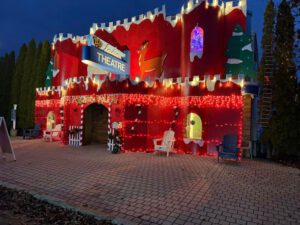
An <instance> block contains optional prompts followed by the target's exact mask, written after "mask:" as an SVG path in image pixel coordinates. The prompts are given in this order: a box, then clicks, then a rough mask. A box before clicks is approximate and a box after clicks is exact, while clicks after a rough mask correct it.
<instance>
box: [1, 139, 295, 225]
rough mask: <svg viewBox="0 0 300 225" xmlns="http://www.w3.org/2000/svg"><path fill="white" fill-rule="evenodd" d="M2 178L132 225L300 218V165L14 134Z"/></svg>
mask: <svg viewBox="0 0 300 225" xmlns="http://www.w3.org/2000/svg"><path fill="white" fill-rule="evenodd" d="M13 146H14V148H15V152H16V156H17V162H11V161H9V160H7V161H2V160H1V161H0V181H1V182H2V183H7V184H11V185H15V186H17V187H20V188H24V189H26V190H28V191H31V192H34V193H38V194H42V195H47V196H51V197H53V198H57V199H60V200H63V201H64V202H65V203H67V204H69V205H72V206H74V207H79V208H82V209H85V210H91V211H93V212H97V213H98V214H100V215H105V216H111V217H113V218H118V219H124V221H128V224H165V225H168V224H174V225H175V224H300V170H298V169H293V168H289V167H285V166H281V165H279V164H275V163H269V162H265V161H250V160H245V161H243V162H242V163H241V165H236V164H234V163H220V164H217V163H216V160H214V159H212V158H207V157H206V158H203V157H195V156H191V155H171V157H169V158H166V157H165V156H164V155H153V154H146V153H126V154H118V155H112V154H110V153H108V152H107V151H106V150H105V147H104V146H102V147H101V146H96V145H95V146H86V147H82V148H78V149H74V148H71V147H67V146H62V145H60V144H58V143H45V142H43V141H41V140H30V141H23V140H19V139H18V140H14V141H13Z"/></svg>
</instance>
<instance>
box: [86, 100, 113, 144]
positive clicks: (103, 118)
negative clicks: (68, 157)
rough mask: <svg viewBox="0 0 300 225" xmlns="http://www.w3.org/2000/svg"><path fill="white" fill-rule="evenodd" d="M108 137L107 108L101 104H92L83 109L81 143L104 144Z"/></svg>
mask: <svg viewBox="0 0 300 225" xmlns="http://www.w3.org/2000/svg"><path fill="white" fill-rule="evenodd" d="M107 138H108V110H107V108H105V106H103V105H99V104H92V105H90V106H88V107H87V108H86V109H85V111H84V133H83V144H84V145H88V144H92V143H98V144H106V143H107Z"/></svg>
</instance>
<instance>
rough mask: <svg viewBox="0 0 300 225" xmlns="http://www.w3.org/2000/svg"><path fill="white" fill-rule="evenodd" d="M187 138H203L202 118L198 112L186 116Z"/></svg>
mask: <svg viewBox="0 0 300 225" xmlns="http://www.w3.org/2000/svg"><path fill="white" fill-rule="evenodd" d="M185 138H186V139H193V140H202V120H201V118H200V116H199V115H197V114H196V113H190V114H188V116H187V118H186V125H185Z"/></svg>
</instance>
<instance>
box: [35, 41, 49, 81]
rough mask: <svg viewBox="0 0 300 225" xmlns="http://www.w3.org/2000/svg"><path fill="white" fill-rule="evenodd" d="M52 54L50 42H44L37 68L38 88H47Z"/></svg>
mask: <svg viewBox="0 0 300 225" xmlns="http://www.w3.org/2000/svg"><path fill="white" fill-rule="evenodd" d="M50 53H51V52H50V44H49V42H48V41H44V43H43V47H42V51H41V55H40V58H39V64H38V68H37V78H36V81H37V82H36V84H35V85H36V87H44V86H45V81H46V73H47V68H48V65H49V62H50Z"/></svg>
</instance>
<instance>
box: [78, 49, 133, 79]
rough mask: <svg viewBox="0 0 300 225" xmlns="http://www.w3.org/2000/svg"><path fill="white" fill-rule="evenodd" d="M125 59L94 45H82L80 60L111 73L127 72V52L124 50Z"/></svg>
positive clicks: (120, 73) (124, 73) (125, 73)
mask: <svg viewBox="0 0 300 225" xmlns="http://www.w3.org/2000/svg"><path fill="white" fill-rule="evenodd" d="M126 56H127V57H126V59H127V60H126V61H124V60H121V59H119V58H117V57H115V56H113V55H110V54H108V53H107V52H105V51H103V50H101V49H99V48H96V47H94V46H83V47H82V62H83V63H85V64H87V65H89V66H92V67H96V68H99V69H100V70H104V71H107V72H111V73H113V74H119V75H127V74H129V63H128V61H129V60H128V59H129V52H126Z"/></svg>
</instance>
